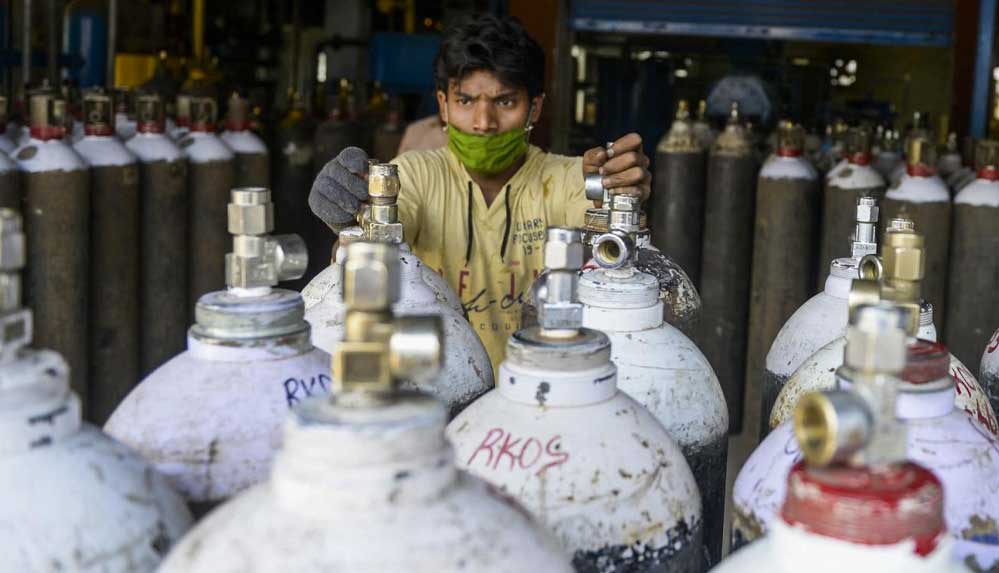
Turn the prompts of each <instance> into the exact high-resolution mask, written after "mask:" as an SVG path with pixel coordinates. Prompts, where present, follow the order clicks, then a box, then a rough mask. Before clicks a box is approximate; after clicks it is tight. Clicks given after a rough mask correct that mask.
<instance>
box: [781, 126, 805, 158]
mask: <svg viewBox="0 0 999 573" xmlns="http://www.w3.org/2000/svg"><path fill="white" fill-rule="evenodd" d="M777 148H778V149H787V150H793V151H799V152H800V151H801V150H802V149H804V148H805V129H804V128H803V127H801V125H799V124H796V123H794V122H793V121H787V120H785V121H781V122H780V124H778V126H777Z"/></svg>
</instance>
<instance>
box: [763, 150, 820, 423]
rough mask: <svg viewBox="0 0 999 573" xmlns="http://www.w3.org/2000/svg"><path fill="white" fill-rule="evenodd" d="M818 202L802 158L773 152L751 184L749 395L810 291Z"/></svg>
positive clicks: (814, 184) (810, 170)
mask: <svg viewBox="0 0 999 573" xmlns="http://www.w3.org/2000/svg"><path fill="white" fill-rule="evenodd" d="M818 203H819V189H818V175H817V174H816V173H815V169H814V168H813V167H812V165H811V164H810V163H809V162H808V160H807V159H805V158H804V157H801V156H796V157H782V156H780V155H775V156H773V157H771V158H770V159H769V160H768V161H767V162H766V163H765V164H764V165H763V169H762V170H761V171H760V177H759V181H758V182H757V184H756V224H755V234H754V238H753V268H752V283H751V290H750V299H749V330H748V337H749V339H748V342H747V350H746V384H747V385H748V387H749V388H753V389H756V390H755V392H754V393H753V394H752V395H756V394H757V393H764V395H765V393H766V392H767V391H768V388H767V386H768V383H767V380H766V376H765V374H766V360H767V352H768V351H769V349H770V348H771V344H772V343H773V342H774V340H775V339H776V338H777V335H778V334H779V333H780V331H781V328H782V327H783V326H784V324H785V322H786V321H787V320H788V319H789V318H790V317H791V316H792V315H793V314H794V313H795V312H796V311H797V309H798V308H799V306H801V305H802V304H804V303H806V302H807V301H808V300H809V296H810V295H811V294H812V293H813V292H814V290H813V289H812V285H811V282H812V279H813V277H814V276H815V269H814V267H815V256H814V252H815V249H816V247H817V244H818V235H819V233H818V229H817V228H816V224H817V221H818V217H819V213H818V207H819V205H818ZM764 403H765V399H764ZM753 430H755V428H754V429H751V430H750V431H753Z"/></svg>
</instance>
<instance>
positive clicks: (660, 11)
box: [570, 0, 992, 46]
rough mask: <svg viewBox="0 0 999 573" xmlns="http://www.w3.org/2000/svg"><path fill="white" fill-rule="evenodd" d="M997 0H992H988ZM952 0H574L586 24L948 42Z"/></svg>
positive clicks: (575, 23)
mask: <svg viewBox="0 0 999 573" xmlns="http://www.w3.org/2000/svg"><path fill="white" fill-rule="evenodd" d="M983 1H992V0H983ZM953 23H954V6H953V3H952V2H950V1H947V0H934V1H927V0H866V1H860V0H809V1H807V2H804V1H801V0H573V1H572V8H571V12H570V25H571V26H572V27H573V29H575V30H579V31H595V32H615V33H628V34H670V35H696V36H713V37H730V38H756V39H772V40H806V41H823V42H848V43H865V44H892V45H910V46H949V45H950V44H951V40H952V31H953V25H954V24H953Z"/></svg>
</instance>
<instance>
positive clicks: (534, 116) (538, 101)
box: [530, 93, 545, 125]
mask: <svg viewBox="0 0 999 573" xmlns="http://www.w3.org/2000/svg"><path fill="white" fill-rule="evenodd" d="M544 103H545V94H543V93H542V94H538V95H536V96H534V97H532V98H531V117H530V120H531V124H532V125H533V124H536V123H538V120H539V119H540V118H541V108H542V107H543V106H544Z"/></svg>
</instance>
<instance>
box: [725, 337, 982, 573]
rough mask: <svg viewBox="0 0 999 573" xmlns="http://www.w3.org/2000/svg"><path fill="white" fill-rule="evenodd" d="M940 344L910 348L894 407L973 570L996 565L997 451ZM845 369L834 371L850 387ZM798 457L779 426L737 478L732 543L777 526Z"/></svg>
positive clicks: (788, 425) (788, 424)
mask: <svg viewBox="0 0 999 573" xmlns="http://www.w3.org/2000/svg"><path fill="white" fill-rule="evenodd" d="M948 356H949V353H948V352H947V349H946V347H945V346H943V345H942V344H938V343H933V342H928V341H922V340H921V341H918V342H916V343H915V344H912V345H910V347H909V358H908V360H909V362H908V364H907V365H906V368H905V370H904V371H903V373H902V379H903V380H904V381H905V383H903V384H902V385H901V386H900V388H899V395H898V398H897V402H896V413H897V415H898V418H899V419H901V420H904V421H905V427H906V429H907V451H908V458H909V459H910V460H912V461H915V462H917V463H919V464H921V465H923V466H925V467H926V468H928V469H929V470H931V471H932V472H933V473H934V474H935V475H936V476H937V477H938V478H939V479H940V481H941V482H942V483H943V486H944V490H945V493H946V494H947V495H946V497H945V499H944V501H945V511H944V514H945V517H946V520H947V525H948V530H949V532H950V534H951V536H952V537H954V538H955V542H956V545H955V550H956V553H957V555H959V556H960V558H961V561H962V562H964V563H966V564H968V565H969V566H970V567H971V568H972V570H974V571H993V570H996V568H999V529H997V526H996V524H997V523H999V496H997V495H996V492H997V491H999V449H997V447H996V438H995V435H994V434H993V432H992V431H990V430H989V429H987V428H985V427H984V426H982V425H981V424H979V423H977V421H976V420H975V418H974V417H973V416H969V414H968V413H967V412H964V411H962V410H960V409H958V408H956V407H955V396H956V395H958V392H961V391H963V388H964V386H965V383H964V381H962V380H961V379H959V378H957V377H956V376H954V375H953V371H951V372H950V373H949V372H948V368H949V365H950V362H949V358H948ZM849 375H850V374H849V371H848V370H846V369H841V370H840V371H838V372H837V374H836V382H837V385H838V386H839V387H840V388H841V389H848V388H849V387H850V386H851V385H852V384H851V382H850V380H848V379H847V378H846V376H849ZM801 458H802V455H801V450H800V448H799V446H798V442H797V440H796V439H795V435H794V429H793V422H792V421H791V420H787V421H785V422H783V423H782V424H781V425H780V426H778V427H777V428H776V429H775V430H773V432H772V433H771V434H770V435H769V436H767V438H766V439H765V440H764V441H763V442H762V443H761V444H760V446H759V447H758V448H757V449H756V450H755V451H754V452H753V454H752V455H751V456H750V458H749V460H748V461H747V462H746V464H745V466H743V469H742V471H740V472H739V476H738V477H737V478H736V481H735V486H734V492H733V503H734V505H735V507H734V510H733V522H732V546H733V547H739V546H742V545H744V544H746V543H748V542H751V541H754V540H756V539H758V538H759V537H760V536H762V535H763V534H764V533H769V532H770V531H771V530H772V529H773V526H774V524H776V523H779V522H780V519H779V513H780V508H781V506H782V504H783V502H784V498H785V496H786V492H787V490H786V482H785V479H784V478H783V477H781V476H784V475H786V473H787V472H788V471H790V469H791V467H792V466H793V465H794V464H796V463H797V462H799V461H800V460H801Z"/></svg>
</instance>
